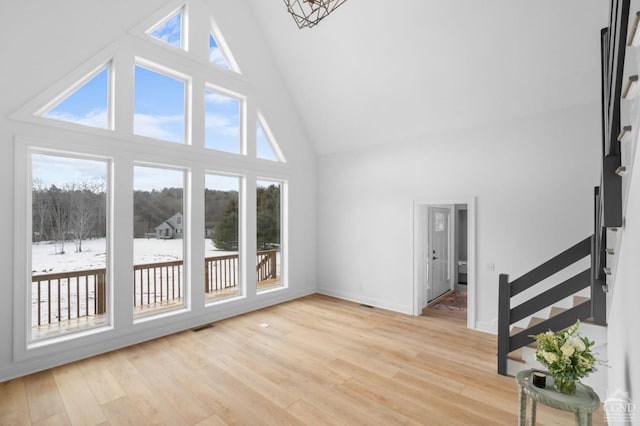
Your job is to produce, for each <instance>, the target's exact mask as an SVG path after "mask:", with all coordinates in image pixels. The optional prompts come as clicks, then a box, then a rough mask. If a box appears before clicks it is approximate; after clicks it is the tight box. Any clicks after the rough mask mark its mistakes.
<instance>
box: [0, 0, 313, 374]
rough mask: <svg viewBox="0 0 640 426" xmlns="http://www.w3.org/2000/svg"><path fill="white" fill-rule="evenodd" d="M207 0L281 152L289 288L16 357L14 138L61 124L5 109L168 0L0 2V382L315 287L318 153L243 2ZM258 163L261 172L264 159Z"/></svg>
mask: <svg viewBox="0 0 640 426" xmlns="http://www.w3.org/2000/svg"><path fill="white" fill-rule="evenodd" d="M205 2H206V4H207V5H208V6H209V8H210V9H211V12H212V15H213V17H214V19H215V20H216V23H217V24H218V26H219V27H220V29H221V31H222V33H223V35H224V37H225V39H226V41H227V43H228V44H229V45H230V47H231V49H232V50H233V53H234V56H235V58H236V60H237V61H238V63H239V65H240V67H241V70H242V71H243V75H244V76H245V78H246V80H247V81H248V82H249V84H248V85H247V87H248V93H246V94H247V96H248V99H249V102H254V104H253V105H254V106H253V107H252V108H255V105H257V106H259V108H260V109H261V111H262V112H263V114H264V116H265V118H266V119H267V121H268V123H269V127H270V128H271V130H272V131H273V133H274V134H275V137H276V139H277V141H278V143H279V145H280V148H281V149H282V151H283V153H284V155H285V157H286V159H287V166H286V167H287V174H288V181H289V197H288V201H289V215H288V216H289V277H288V283H289V288H288V289H286V290H282V291H276V292H271V293H269V294H266V295H261V296H256V295H255V291H254V294H253V297H248V298H247V299H245V300H240V301H234V302H232V303H228V304H225V305H221V306H219V307H218V308H215V309H207V310H206V311H205V310H204V309H194V310H193V311H192V312H188V313H185V314H180V315H177V316H175V317H174V318H172V319H169V320H166V319H165V321H161V322H159V323H158V324H160V325H154V322H153V321H150V322H146V323H144V324H140V325H138V326H132V325H131V324H122V323H117V324H116V326H115V328H114V329H113V330H111V331H109V332H105V333H101V334H100V336H99V337H96V336H93V337H90V338H89V339H88V340H87V341H86V342H88V343H85V344H83V343H82V342H80V343H78V342H76V343H74V344H70V346H74V347H75V348H74V349H73V350H72V349H70V348H69V347H66V348H65V347H63V346H60V345H59V347H57V348H56V350H52V351H49V352H48V353H47V356H43V355H35V356H32V357H31V358H29V359H25V360H22V361H19V362H18V361H16V359H14V349H15V347H14V341H13V334H14V329H15V328H16V327H15V324H14V311H13V306H12V305H13V303H12V302H13V294H12V293H13V289H14V284H15V277H14V276H13V270H14V261H15V260H17V261H18V263H20V262H21V259H20V258H17V259H16V258H14V256H17V255H16V253H15V245H14V242H13V238H14V236H13V234H12V230H13V228H14V223H16V222H15V220H16V219H17V218H16V217H15V211H14V199H15V198H16V197H18V195H19V194H16V193H15V191H14V186H15V185H14V176H16V173H18V174H20V173H21V171H20V170H16V167H15V165H14V152H15V148H14V138H15V137H16V135H19V136H21V137H30V136H35V137H38V138H40V139H43V140H45V141H46V138H47V136H48V135H56V137H60V136H61V135H64V134H65V131H61V130H60V129H49V128H48V127H47V126H43V125H39V124H29V123H23V122H20V121H15V120H12V119H9V118H8V116H9V115H11V114H12V113H14V112H15V111H16V110H18V109H20V108H21V107H23V106H24V105H26V104H28V102H29V101H31V100H32V99H33V98H34V97H36V96H37V95H38V94H40V93H41V92H43V91H45V90H46V89H47V88H49V87H50V86H51V85H53V84H55V83H56V82H58V81H59V80H61V79H63V78H65V76H67V75H68V74H69V73H70V72H72V71H73V70H74V69H76V67H78V66H80V65H82V64H83V63H85V62H86V61H87V60H89V59H90V58H91V57H92V56H93V55H95V54H97V53H98V52H99V51H101V50H102V49H103V48H105V47H106V46H108V45H109V44H110V43H112V42H114V41H118V40H119V41H121V42H122V41H125V42H126V41H128V40H130V38H131V35H130V34H129V33H128V32H129V30H130V29H131V28H133V27H135V26H136V25H137V24H138V23H139V22H140V21H142V20H144V19H145V18H147V17H148V16H149V15H151V14H153V13H154V12H155V11H156V10H157V9H159V8H161V7H162V6H164V5H165V4H166V3H167V2H166V1H165V0H141V1H135V2H130V1H113V2H103V1H98V0H93V1H79V0H76V1H65V2H37V5H36V3H34V2H1V3H0V17H2V19H1V21H2V25H0V36H1V38H2V39H3V40H5V41H7V42H6V43H3V47H2V50H1V51H2V63H3V64H5V65H6V66H4V67H3V71H2V73H3V78H2V79H0V93H2V97H1V99H0V144H1V145H2V148H3V155H2V156H0V179H1V182H2V184H1V186H0V221H1V222H0V223H3V224H4V229H5V232H4V234H3V235H4V238H2V239H0V270H1V271H3V274H4V276H3V279H2V280H0V294H1V297H0V381H3V380H6V379H8V378H11V377H15V376H19V375H23V374H26V373H29V372H33V371H37V370H40V369H44V368H47V367H50V366H53V365H56V364H61V363H65V362H69V361H71V360H74V359H77V358H81V357H86V356H90V355H93V354H96V353H100V352H104V351H107V350H110V349H113V348H117V347H121V346H125V345H129V344H133V343H136V342H140V341H143V340H147V339H150V338H154V337H156V336H159V335H163V334H167V333H170V332H175V331H178V330H181V329H185V328H190V327H193V326H195V325H198V324H202V323H206V322H210V321H214V320H216V319H220V318H223V317H228V316H232V315H236V314H239V313H242V312H246V311H249V310H252V309H257V308H259V307H262V306H267V305H271V304H275V303H278V302H281V301H284V300H288V299H291V298H295V297H299V296H301V295H305V294H309V293H313V292H315V289H316V257H317V255H316V243H315V241H316V227H315V223H316V219H315V218H316V206H315V200H316V192H315V188H316V165H315V152H314V150H313V149H312V147H311V145H310V144H309V142H308V138H307V136H306V135H305V133H304V131H303V129H302V128H301V127H300V126H299V125H298V124H297V123H298V122H299V120H298V119H297V113H296V111H295V109H294V108H292V106H291V103H290V101H289V96H288V94H287V91H286V88H285V87H284V85H283V82H282V81H281V79H280V77H279V74H278V72H277V71H276V69H275V67H274V65H273V63H272V62H271V59H270V56H269V53H268V49H267V48H266V46H265V45H264V44H263V42H262V36H261V34H259V33H257V32H256V29H255V28H256V26H255V23H254V22H253V21H252V15H251V12H250V11H249V10H248V9H247V5H246V3H245V2H244V1H238V0H222V1H220V0H216V1H209V0H205ZM9 41H10V42H9ZM254 111H255V110H254ZM67 133H68V132H67ZM116 137H117V135H116ZM74 139H75V140H80V141H81V140H82V137H81V136H80V137H78V136H77V135H75V136H74ZM107 139H108V138H107ZM258 163H259V162H256V164H258ZM262 170H268V167H266V166H265V167H263V168H262ZM255 173H260V172H258V171H256V172H255ZM248 221H250V222H251V221H255V212H251V211H249V212H248ZM252 229H255V226H254V227H253V228H252ZM116 232H119V231H118V230H116ZM18 238H23V236H22V235H19V236H18ZM18 284H19V283H18Z"/></svg>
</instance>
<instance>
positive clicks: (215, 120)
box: [204, 114, 240, 138]
mask: <svg viewBox="0 0 640 426" xmlns="http://www.w3.org/2000/svg"><path fill="white" fill-rule="evenodd" d="M204 123H205V127H206V128H207V130H213V131H215V133H217V134H222V135H225V136H232V137H235V138H238V137H239V136H240V128H239V125H238V120H237V118H236V119H235V120H233V121H232V120H230V119H229V117H226V116H222V115H218V114H207V115H206V117H205V120H204Z"/></svg>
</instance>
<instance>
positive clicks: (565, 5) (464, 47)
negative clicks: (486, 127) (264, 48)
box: [247, 0, 609, 154]
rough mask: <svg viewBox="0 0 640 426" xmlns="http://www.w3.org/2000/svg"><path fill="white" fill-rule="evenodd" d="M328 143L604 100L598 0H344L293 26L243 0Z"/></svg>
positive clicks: (282, 10) (265, 1) (604, 9)
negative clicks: (313, 22)
mask: <svg viewBox="0 0 640 426" xmlns="http://www.w3.org/2000/svg"><path fill="white" fill-rule="evenodd" d="M247 3H248V4H249V6H250V7H251V9H252V10H253V12H254V14H255V19H256V20H257V21H258V25H259V26H260V27H261V29H262V31H263V32H264V35H265V39H266V41H267V44H268V46H269V47H270V49H271V54H272V55H273V58H274V60H275V62H276V64H277V66H278V67H279V69H280V72H281V73H282V77H283V79H284V81H285V82H286V84H287V86H288V88H289V91H290V93H289V95H290V96H291V97H292V99H293V101H294V103H295V105H296V107H297V108H298V110H299V114H300V119H301V120H302V121H303V125H304V126H305V127H306V129H307V131H308V133H309V135H310V138H311V139H312V141H313V143H314V145H315V147H316V149H317V151H318V152H319V153H320V154H327V153H332V152H337V151H342V150H348V149H355V148H359V147H364V146H368V145H378V144H384V143H393V142H398V141H402V140H405V139H408V138H414V137H420V136H423V135H430V134H436V133H441V132H446V131H451V130H456V129H461V128H466V127H471V126H477V125H483V124H490V123H496V122H500V121H504V120H509V119H512V118H517V117H522V116H527V115H532V114H538V113H540V112H543V111H546V110H555V109H561V108H566V107H570V106H573V105H579V104H585V103H592V102H599V99H600V80H599V79H600V76H599V73H600V71H599V70H600V68H599V67H600V56H599V55H600V53H599V52H600V47H599V46H600V44H599V43H600V29H601V28H602V27H604V26H606V25H607V18H608V15H607V14H608V6H609V5H608V3H609V2H607V1H602V0H562V1H557V0H536V1H524V0H483V1H479V0H456V1H443V0H438V1H435V0H395V1H391V0H347V2H346V3H344V5H342V6H341V7H340V8H338V9H337V10H336V11H335V12H334V13H333V14H331V15H329V16H328V17H327V18H326V19H325V20H323V21H322V22H321V23H320V24H319V25H318V26H316V27H314V28H311V29H302V30H299V29H298V28H297V26H296V25H295V23H294V21H293V19H292V17H291V16H290V15H288V13H287V12H286V7H285V5H284V3H283V2H282V1H280V0H247Z"/></svg>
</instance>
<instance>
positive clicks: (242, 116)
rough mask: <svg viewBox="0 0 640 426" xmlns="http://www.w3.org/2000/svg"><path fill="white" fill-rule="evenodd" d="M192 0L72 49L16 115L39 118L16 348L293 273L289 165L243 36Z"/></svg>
mask: <svg viewBox="0 0 640 426" xmlns="http://www.w3.org/2000/svg"><path fill="white" fill-rule="evenodd" d="M189 4H190V0H186V1H185V2H184V3H183V4H181V5H180V6H181V7H180V8H179V9H176V8H174V7H173V6H171V5H165V6H164V7H162V8H161V9H160V10H158V11H156V12H155V14H154V15H152V16H153V19H149V20H145V21H142V22H141V23H140V24H139V25H138V26H137V27H134V28H132V29H130V30H128V31H124V32H122V34H121V37H122V40H120V41H119V42H117V43H113V44H111V45H109V46H108V47H106V48H105V49H103V50H101V51H99V52H96V54H95V55H91V57H92V59H90V60H89V61H87V62H86V63H84V64H70V66H69V74H68V75H67V76H66V77H64V78H63V79H61V80H60V81H59V82H57V83H54V84H53V85H52V86H51V87H49V88H47V89H46V90H45V91H44V92H43V93H42V94H40V95H39V96H37V97H36V98H35V99H34V100H33V101H32V102H30V103H29V104H28V105H26V106H24V107H23V108H21V109H20V110H18V111H17V112H15V113H14V114H13V115H12V118H15V119H18V120H23V121H24V122H25V123H26V125H25V127H24V129H23V130H24V133H26V134H24V135H21V136H20V137H16V139H15V150H14V152H15V154H14V155H15V157H16V168H15V170H16V174H15V179H14V182H15V194H16V195H15V197H16V206H17V214H16V215H15V221H14V226H15V229H16V232H17V235H23V236H24V238H21V239H18V240H17V241H18V242H17V243H16V253H18V254H17V255H16V256H15V259H16V260H15V263H16V264H15V270H16V273H15V276H16V280H15V285H14V293H15V294H16V300H17V301H23V302H24V304H17V305H16V309H15V312H16V313H15V321H16V323H17V324H18V323H19V325H18V326H16V327H15V329H16V342H19V343H20V345H22V343H23V342H24V343H25V345H24V347H22V348H19V350H18V351H17V352H16V354H17V355H16V357H17V358H20V357H22V358H28V356H27V355H26V353H27V352H28V351H34V352H31V354H34V353H36V352H38V353H40V354H44V355H43V356H47V355H51V354H54V353H57V351H59V350H60V349H59V348H60V347H61V346H63V345H66V344H67V343H69V344H70V345H71V347H73V346H74V345H75V347H79V346H81V345H83V344H84V343H85V342H84V341H83V340H82V341H78V340H79V339H84V338H87V339H89V342H90V344H94V343H95V342H96V341H97V340H99V339H100V338H101V336H100V337H98V336H95V335H94V334H95V333H97V332H100V333H106V334H108V333H110V331H111V330H113V331H114V334H110V335H109V336H108V338H109V339H111V338H114V339H116V340H117V339H120V337H122V336H125V335H127V334H128V333H129V331H128V330H127V329H128V328H130V327H132V324H137V325H138V324H140V323H144V322H150V321H153V322H157V323H158V327H159V328H162V327H165V326H167V324H169V323H171V321H173V320H174V319H175V317H179V318H180V321H184V323H188V322H189V321H190V320H191V318H193V317H194V316H197V315H201V314H202V312H203V311H204V310H206V309H212V310H215V309H217V306H219V305H220V304H234V305H235V304H240V305H238V306H234V308H233V309H236V308H237V309H240V310H241V309H242V305H241V304H242V303H245V302H242V301H241V300H243V299H244V298H245V296H246V297H252V296H254V292H256V293H257V294H258V295H260V293H262V292H266V291H271V290H277V289H282V288H284V287H286V284H287V282H286V256H285V255H286V247H285V246H284V245H283V240H285V238H284V236H285V235H286V202H285V201H286V182H285V181H284V180H282V179H283V176H289V175H290V170H289V169H288V165H287V164H286V162H285V156H284V155H283V152H282V150H281V149H280V147H279V146H278V144H277V143H276V139H275V138H274V134H273V132H272V129H271V128H270V127H269V126H268V125H267V122H266V120H265V119H264V116H263V115H262V112H261V110H260V108H259V107H260V106H259V105H257V104H254V103H253V102H255V100H256V99H259V96H258V93H257V91H256V89H255V88H254V87H253V86H252V83H251V82H250V81H248V79H247V77H246V76H243V75H241V74H240V73H239V67H238V64H237V62H236V61H235V59H234V57H233V56H232V55H231V50H230V47H231V46H230V45H228V44H227V43H226V42H225V40H224V39H223V37H222V34H221V32H220V31H219V28H218V27H217V26H216V25H214V21H213V18H212V17H211V16H209V15H208V14H202V13H198V14H191V11H192V10H197V11H202V10H203V9H202V7H201V6H202V5H199V6H198V7H193V8H192V7H191V6H190V5H189ZM194 15H195V16H194ZM194 37H195V38H196V39H193V38H194ZM197 38H199V40H198V39H197ZM207 38H208V40H207ZM207 42H208V43H209V50H208V51H207V49H206V43H207ZM190 45H191V46H193V47H195V49H190V48H189V46H190ZM221 68H222V69H221ZM32 124H34V125H33V126H31V125H32ZM79 124H81V125H82V126H80V125H79ZM40 126H42V128H45V129H46V126H50V127H54V128H55V129H54V130H55V131H52V132H46V131H43V130H42V128H41V127H40ZM32 128H33V129H35V130H33V133H34V134H33V135H31V134H29V132H30V131H31V130H32ZM163 142H165V143H163ZM167 142H168V143H167ZM265 159H268V160H272V161H264V160H265ZM257 173H259V174H260V175H261V176H268V177H269V178H266V179H262V180H259V181H257V182H256V174H257ZM29 177H32V178H33V182H30V181H29V179H28V178H29ZM246 179H251V181H250V183H249V182H247V180H246ZM279 179H280V180H279ZM254 182H256V183H257V187H256V186H254V185H253V183H254ZM254 197H255V198H254ZM254 200H255V201H256V202H257V208H254V207H253V206H254V204H253V202H254ZM247 201H249V202H247ZM248 205H249V206H251V207H250V209H251V211H248V209H247V206H248ZM254 223H257V229H255V228H254ZM10 225H11V224H10ZM247 228H249V229H251V235H249V233H248V232H247ZM254 238H256V240H255V241H256V242H257V246H256V250H255V251H254V249H253V247H254V244H253V242H254V240H253V239H254ZM247 243H248V244H247ZM248 247H251V252H248V251H247V249H248ZM20 253H26V254H27V255H25V256H23V255H20ZM29 254H30V256H29ZM254 273H255V274H256V275H257V280H256V281H257V291H256V287H254V279H253V276H254ZM248 277H251V278H249V279H250V280H251V281H252V282H250V283H247V278H248ZM165 313H167V314H170V315H164V314H165ZM169 317H172V318H169ZM144 327H145V326H141V327H139V329H141V330H142V329H144ZM72 332H73V334H72ZM136 332H137V331H136ZM60 337H61V338H60ZM64 350H66V349H64ZM39 351H41V352H39ZM29 356H31V355H29ZM38 356H39V355H38Z"/></svg>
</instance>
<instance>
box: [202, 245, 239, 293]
mask: <svg viewBox="0 0 640 426" xmlns="http://www.w3.org/2000/svg"><path fill="white" fill-rule="evenodd" d="M237 286H238V255H237V254H230V255H227V256H213V257H206V258H205V259H204V291H205V293H215V292H216V291H221V290H226V289H229V288H233V287H237Z"/></svg>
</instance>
